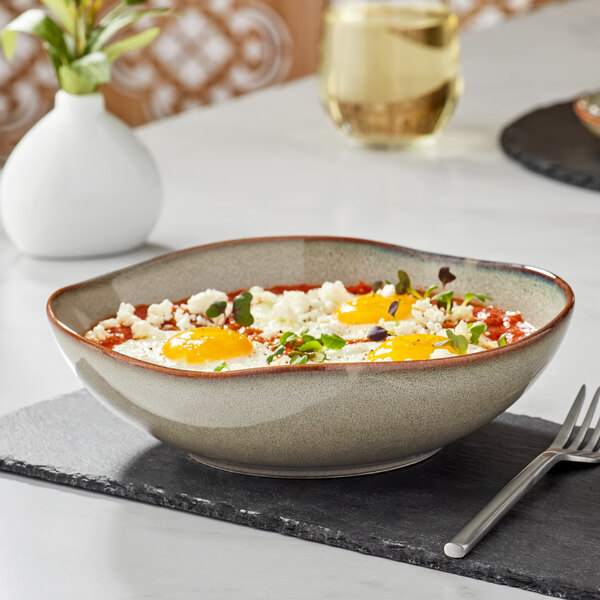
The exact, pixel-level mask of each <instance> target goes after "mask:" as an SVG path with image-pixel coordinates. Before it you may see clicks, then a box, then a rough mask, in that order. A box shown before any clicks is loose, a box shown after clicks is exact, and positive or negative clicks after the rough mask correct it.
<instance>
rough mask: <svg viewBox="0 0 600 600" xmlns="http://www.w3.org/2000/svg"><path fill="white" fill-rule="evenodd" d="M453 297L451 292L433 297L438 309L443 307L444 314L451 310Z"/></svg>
mask: <svg viewBox="0 0 600 600" xmlns="http://www.w3.org/2000/svg"><path fill="white" fill-rule="evenodd" d="M453 297H454V292H453V291H452V290H448V291H447V292H440V293H439V294H436V295H435V296H434V297H433V300H435V301H436V302H437V303H438V306H439V307H442V306H444V304H445V305H446V306H445V309H446V312H447V313H449V312H450V311H451V310H452V298H453Z"/></svg>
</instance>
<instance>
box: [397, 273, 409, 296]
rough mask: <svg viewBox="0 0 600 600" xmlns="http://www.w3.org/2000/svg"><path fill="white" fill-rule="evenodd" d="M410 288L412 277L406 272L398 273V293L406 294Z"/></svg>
mask: <svg viewBox="0 0 600 600" xmlns="http://www.w3.org/2000/svg"><path fill="white" fill-rule="evenodd" d="M409 289H411V286H410V277H409V276H408V273H407V272H406V271H398V283H397V284H396V293H397V294H406V293H407V292H408V291H409Z"/></svg>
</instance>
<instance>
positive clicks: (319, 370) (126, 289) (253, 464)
mask: <svg viewBox="0 0 600 600" xmlns="http://www.w3.org/2000/svg"><path fill="white" fill-rule="evenodd" d="M440 265H447V266H449V268H450V270H451V272H452V273H453V274H454V275H455V276H456V280H455V281H453V282H451V284H452V285H451V286H450V285H449V284H448V283H447V289H452V291H453V292H454V295H455V296H457V297H459V298H462V299H465V298H466V296H467V294H469V293H471V292H477V293H480V292H485V293H486V294H488V295H490V296H491V297H492V298H493V303H494V304H495V305H497V306H499V307H502V308H504V309H516V310H518V311H519V312H520V313H521V315H522V317H523V319H524V320H525V321H527V322H528V323H530V324H531V325H532V326H533V327H534V328H535V331H533V332H531V333H528V334H527V335H524V336H523V337H521V338H520V339H518V340H513V341H511V343H508V344H506V345H505V346H503V347H499V348H492V349H490V350H486V351H485V352H475V353H472V354H466V355H463V356H459V357H456V356H454V355H453V356H451V357H447V358H440V359H438V360H409V361H407V360H401V361H393V360H392V361H375V362H370V361H367V362H346V363H337V362H331V361H324V362H322V363H314V362H308V363H307V364H302V365H298V366H292V367H290V366H289V365H278V366H273V365H269V366H267V367H263V368H251V369H232V370H227V369H224V370H223V371H221V372H213V371H198V370H191V369H188V368H184V369H174V368H170V367H165V366H164V365H160V364H154V363H150V362H147V361H142V360H136V359H133V358H131V357H129V356H126V355H124V354H121V353H119V352H116V351H114V350H113V349H111V348H110V347H106V346H103V345H101V344H100V343H98V342H97V341H92V340H90V339H87V338H86V337H85V333H86V332H87V331H89V330H90V329H92V328H93V327H94V326H95V325H96V324H97V323H99V322H100V321H101V320H103V319H105V318H106V316H107V315H110V314H114V313H115V310H117V308H118V307H119V303H120V302H121V301H123V300H127V301H128V302H129V303H131V304H132V305H133V306H139V305H140V304H141V303H148V302H150V303H156V304H160V303H161V302H162V301H163V300H164V298H172V299H180V298H189V297H191V296H193V295H195V294H196V293H197V292H198V291H199V290H205V289H208V288H214V289H218V290H236V289H244V290H249V289H251V288H252V286H254V285H256V284H257V283H260V284H261V285H262V286H263V287H264V288H266V289H269V288H273V286H277V285H283V286H293V285H294V284H297V283H298V282H304V283H306V284H307V285H311V286H312V285H314V286H317V287H322V284H323V282H325V281H330V282H335V281H337V280H340V281H343V282H345V283H346V284H348V285H350V284H352V283H355V282H358V281H359V280H360V279H361V278H364V277H366V276H368V275H370V274H381V275H380V276H383V277H391V276H392V274H394V273H396V271H397V269H398V267H399V266H401V267H402V268H403V269H404V270H406V272H407V273H410V276H411V280H412V286H413V287H414V288H415V289H416V290H426V289H427V287H428V286H429V285H431V283H432V282H435V281H437V275H438V272H439V270H440ZM438 291H443V290H436V294H434V295H437V292H438ZM474 302H475V300H474V301H473V302H471V303H470V304H473V303H474ZM573 305H574V298H573V292H572V290H571V288H570V287H569V285H568V284H567V283H566V282H565V281H564V280H563V279H561V278H560V277H557V276H556V275H553V274H552V273H550V272H548V271H545V270H544V269H539V268H535V267H527V266H523V265H514V264H507V263H499V262H490V261H482V260H476V259H470V258H459V257H451V256H442V255H439V254H432V253H428V252H423V251H420V250H413V249H411V248H404V247H402V246H396V245H393V244H386V243H382V242H373V241H368V240H359V239H350V238H333V237H279V238H258V239H245V240H234V241H228V242H220V243H215V244H207V245H204V246H198V247H195V248H188V249H186V250H180V251H177V252H171V253H169V254H165V255H164V256H160V257H158V258H155V259H153V260H151V261H147V262H144V263H140V264H137V265H133V266H130V267H127V268H126V269H122V270H120V271H115V272H113V273H107V274H105V275H102V276H100V277H95V278H94V279H90V280H88V281H83V282H80V283H76V284H74V285H71V286H68V287H66V288H63V289H60V290H58V291H56V292H55V293H54V294H53V295H52V296H51V297H50V299H49V300H48V316H49V318H50V322H51V325H52V330H53V333H54V335H55V337H56V340H57V342H58V344H59V346H60V348H61V351H62V353H63V354H64V356H65V358H66V359H67V360H68V362H69V364H70V365H71V367H72V368H73V370H74V371H75V372H76V374H77V375H78V376H79V378H80V379H81V381H82V382H83V384H84V385H85V386H86V387H87V389H88V390H90V392H91V393H92V394H93V395H94V396H95V397H96V398H98V400H100V401H102V402H103V403H104V404H105V405H106V406H107V407H109V408H111V409H113V410H114V411H115V412H117V413H118V414H120V415H121V416H123V417H124V418H126V419H127V420H129V421H130V422H132V423H135V424H137V426H139V427H141V428H143V429H144V430H146V431H148V432H150V433H151V434H152V435H153V436H154V437H156V438H157V439H159V440H162V441H164V442H167V443H170V444H173V445H174V446H177V447H179V448H182V449H184V450H185V451H187V452H190V453H191V454H193V455H194V457H195V458H196V459H198V460H200V461H201V462H204V463H206V464H208V465H211V466H214V467H219V468H221V469H227V470H231V471H236V472H240V473H247V474H253V475H264V476H274V477H339V476H346V475H358V474H366V473H374V472H377V471H384V470H387V469H393V468H398V467H401V466H404V465H408V464H412V463H415V462H417V461H419V460H422V459H425V458H427V457H428V456H431V455H432V454H433V453H435V452H436V451H437V450H438V449H439V448H441V447H442V446H444V445H446V444H448V443H450V442H452V441H454V440H456V439H458V438H460V437H463V436H465V435H467V434H468V433H470V432H472V431H474V430H475V429H477V428H478V427H480V426H482V425H484V424H485V423H487V422H488V421H490V420H491V419H493V418H494V417H495V416H497V415H499V414H500V413H501V412H502V411H504V410H506V409H507V408H508V407H510V406H511V405H512V404H513V403H514V402H516V401H517V400H518V399H519V397H520V396H521V394H523V392H524V391H525V390H526V389H527V387H528V386H529V385H531V383H532V382H533V381H534V380H535V379H536V378H537V377H538V376H539V375H540V373H542V371H543V369H544V368H545V366H546V365H547V364H548V362H549V361H550V359H551V358H552V356H553V355H554V353H555V352H556V350H557V349H558V347H559V345H560V342H561V340H562V339H563V337H564V335H565V332H566V331H567V328H568V324H569V320H570V316H571V314H572V310H573ZM485 306H489V301H488V303H486V304H485ZM250 309H251V311H254V308H253V307H252V306H251V307H250ZM394 324H395V323H394ZM386 326H387V325H386ZM491 330H492V327H491V326H488V332H491ZM486 335H487V334H486ZM507 337H508V336H507ZM226 362H228V361H226Z"/></svg>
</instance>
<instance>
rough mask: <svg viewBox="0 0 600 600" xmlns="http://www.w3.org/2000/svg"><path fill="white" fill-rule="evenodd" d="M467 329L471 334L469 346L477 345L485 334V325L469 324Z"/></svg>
mask: <svg viewBox="0 0 600 600" xmlns="http://www.w3.org/2000/svg"><path fill="white" fill-rule="evenodd" d="M467 327H468V328H469V331H470V333H471V344H479V338H480V337H481V335H482V334H483V333H485V330H486V329H487V325H486V324H485V323H469V325H467Z"/></svg>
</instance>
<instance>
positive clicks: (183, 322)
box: [174, 308, 193, 331]
mask: <svg viewBox="0 0 600 600" xmlns="http://www.w3.org/2000/svg"><path fill="white" fill-rule="evenodd" d="M174 318H175V323H176V325H177V329H181V331H184V330H185V329H192V327H193V325H192V321H191V318H190V313H188V312H186V311H184V310H183V309H181V308H177V309H176V310H175V315H174Z"/></svg>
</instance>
